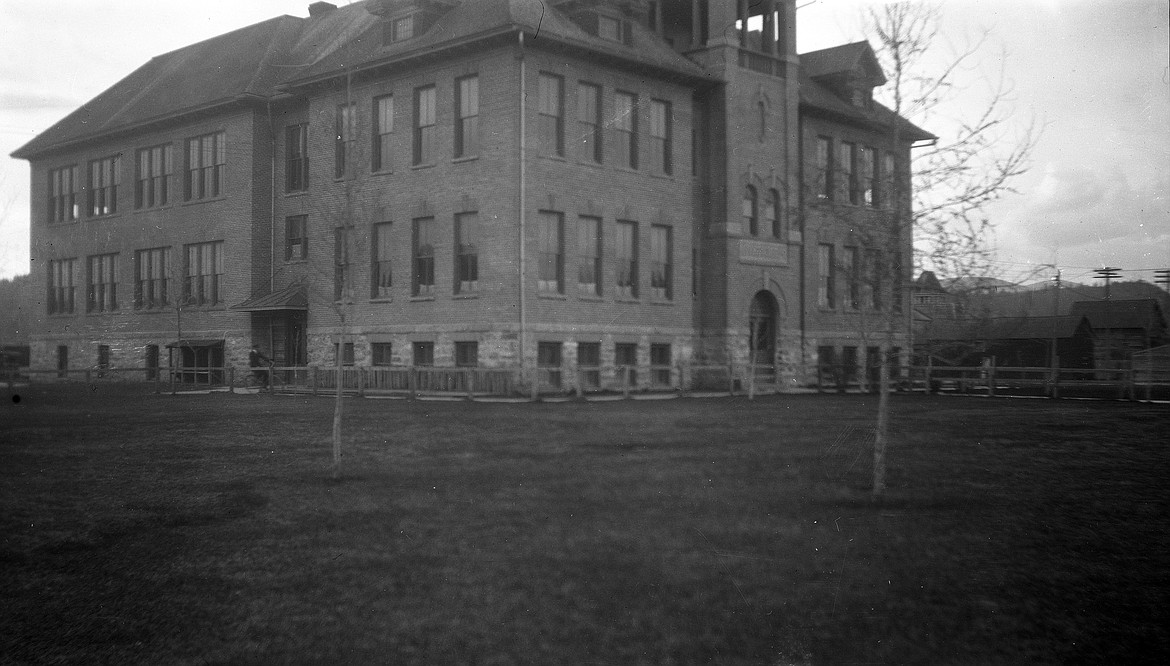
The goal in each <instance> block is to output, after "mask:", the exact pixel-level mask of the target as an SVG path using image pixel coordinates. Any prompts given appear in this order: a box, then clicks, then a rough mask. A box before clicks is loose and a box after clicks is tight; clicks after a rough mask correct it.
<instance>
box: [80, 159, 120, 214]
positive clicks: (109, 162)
mask: <svg viewBox="0 0 1170 666" xmlns="http://www.w3.org/2000/svg"><path fill="white" fill-rule="evenodd" d="M121 164H122V160H121V159H119V158H118V156H116V155H115V156H113V157H103V158H102V159H100V160H93V161H92V162H90V163H89V190H88V196H87V197H86V201H87V209H88V214H89V216H90V217H98V216H101V215H113V214H114V213H116V212H118V181H119V180H120V178H119V173H118V172H119V171H120V170H121Z"/></svg>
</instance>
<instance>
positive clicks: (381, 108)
mask: <svg viewBox="0 0 1170 666" xmlns="http://www.w3.org/2000/svg"><path fill="white" fill-rule="evenodd" d="M373 115H374V132H373V142H374V143H373V146H372V150H371V151H370V153H371V154H372V161H371V162H370V169H371V170H373V171H390V170H392V169H393V168H394V155H393V144H392V141H393V140H394V96H393V95H385V96H383V97H375V98H374V114H373Z"/></svg>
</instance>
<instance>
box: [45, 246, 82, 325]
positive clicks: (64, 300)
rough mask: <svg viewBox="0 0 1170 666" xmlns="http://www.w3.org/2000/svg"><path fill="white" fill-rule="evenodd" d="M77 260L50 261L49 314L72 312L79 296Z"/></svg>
mask: <svg viewBox="0 0 1170 666" xmlns="http://www.w3.org/2000/svg"><path fill="white" fill-rule="evenodd" d="M76 274H77V260H76V259H52V260H50V261H49V294H48V301H49V314H72V313H73V310H74V305H75V301H76V298H77V277H76Z"/></svg>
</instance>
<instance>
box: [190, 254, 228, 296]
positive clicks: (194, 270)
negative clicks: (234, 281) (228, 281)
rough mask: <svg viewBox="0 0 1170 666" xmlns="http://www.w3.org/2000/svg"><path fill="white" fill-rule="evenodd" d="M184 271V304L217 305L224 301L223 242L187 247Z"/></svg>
mask: <svg viewBox="0 0 1170 666" xmlns="http://www.w3.org/2000/svg"><path fill="white" fill-rule="evenodd" d="M184 249H185V250H186V265H185V266H184V269H183V302H184V303H186V304H188V305H215V304H217V303H220V302H221V301H222V300H223V294H222V293H220V291H221V283H222V282H223V264H224V257H223V241H214V242H211V243H195V244H192V245H187V246H185V248H184Z"/></svg>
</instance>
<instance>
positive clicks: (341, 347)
mask: <svg viewBox="0 0 1170 666" xmlns="http://www.w3.org/2000/svg"><path fill="white" fill-rule="evenodd" d="M344 352H345V335H344V334H338V336H337V353H336V354H335V356H336V358H335V359H334V361H335V363H336V368H337V397H336V399H335V400H334V403H333V478H334V479H337V478H339V477H340V476H341V411H342V406H343V405H344V404H345V403H344V401H343V400H342V390H341V386H342V376H341V368H342V365H341V358H342V355H343V354H344Z"/></svg>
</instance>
